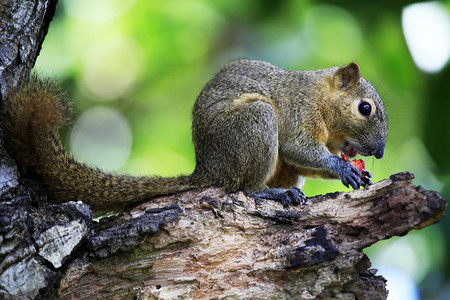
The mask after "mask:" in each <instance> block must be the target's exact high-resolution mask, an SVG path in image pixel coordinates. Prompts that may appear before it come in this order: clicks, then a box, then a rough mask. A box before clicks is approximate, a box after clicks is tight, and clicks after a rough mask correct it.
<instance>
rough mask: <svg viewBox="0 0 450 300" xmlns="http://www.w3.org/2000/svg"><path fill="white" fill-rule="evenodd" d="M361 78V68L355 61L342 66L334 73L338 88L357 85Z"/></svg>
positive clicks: (343, 88)
mask: <svg viewBox="0 0 450 300" xmlns="http://www.w3.org/2000/svg"><path fill="white" fill-rule="evenodd" d="M360 80H361V69H360V68H359V65H358V64H357V63H355V62H352V63H350V64H348V65H346V66H343V67H340V68H339V69H338V70H337V71H336V73H335V74H334V83H335V85H336V87H337V88H338V89H342V90H346V89H348V88H351V87H353V86H355V85H357V84H358V82H359V81H360Z"/></svg>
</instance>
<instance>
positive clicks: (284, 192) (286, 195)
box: [251, 187, 306, 207]
mask: <svg viewBox="0 0 450 300" xmlns="http://www.w3.org/2000/svg"><path fill="white" fill-rule="evenodd" d="M251 196H253V197H258V198H263V199H268V200H275V201H278V202H280V203H281V205H283V207H289V206H293V205H303V204H305V203H306V196H305V194H304V193H303V191H302V190H301V189H300V188H298V187H291V188H288V189H279V188H268V189H265V190H262V191H260V192H257V193H253V194H251Z"/></svg>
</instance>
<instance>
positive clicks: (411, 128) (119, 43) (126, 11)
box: [36, 0, 450, 299]
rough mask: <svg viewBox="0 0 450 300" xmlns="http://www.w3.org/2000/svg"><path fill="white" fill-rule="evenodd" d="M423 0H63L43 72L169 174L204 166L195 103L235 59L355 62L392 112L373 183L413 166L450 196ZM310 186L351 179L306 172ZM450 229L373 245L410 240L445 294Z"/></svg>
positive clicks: (423, 271) (146, 165)
mask: <svg viewBox="0 0 450 300" xmlns="http://www.w3.org/2000/svg"><path fill="white" fill-rule="evenodd" d="M414 2H415V1H401V0H400V1H387V0H385V1H350V0H348V1H312V0H310V1H306V0H305V1H301V0H297V1H295V0H292V1H267V0H266V1H257V0H250V1H248V0H247V1H242V0H227V1H223V0H152V1H144V0H138V1H120V0H110V1H108V0H95V1H89V0H66V1H60V4H59V7H58V11H57V15H56V16H55V18H54V20H53V22H52V24H51V26H50V31H49V33H48V36H47V38H46V40H45V43H44V46H43V49H42V52H41V55H40V57H39V59H38V62H37V66H36V69H37V71H38V72H39V73H42V74H46V75H50V76H54V77H57V78H59V79H60V80H61V81H62V83H63V85H64V86H65V88H66V89H67V90H68V94H69V95H70V96H71V97H72V98H73V99H75V100H74V103H75V110H76V115H75V119H77V118H78V116H80V114H81V113H83V112H84V111H86V110H88V109H89V108H91V107H94V106H97V105H101V106H106V107H109V108H112V109H114V110H117V111H119V112H120V113H121V114H122V115H123V116H124V117H125V120H126V121H127V122H128V124H129V126H130V128H131V133H132V135H131V136H132V147H131V151H130V155H129V157H128V159H127V161H126V163H125V164H124V165H123V167H122V168H121V170H120V171H123V172H129V173H134V174H157V175H162V176H169V175H177V174H181V173H184V174H186V173H190V172H191V171H192V170H193V168H194V150H193V145H192V142H191V135H190V126H191V107H192V105H193V103H194V101H195V99H196V96H197V95H198V94H199V92H200V90H201V89H202V87H203V86H204V84H205V83H206V82H207V81H208V80H209V78H210V77H211V76H212V75H213V74H214V72H215V71H217V70H218V69H219V68H220V67H221V66H222V65H224V64H225V63H227V62H231V61H233V60H235V59H238V58H252V59H259V60H265V61H269V62H271V63H273V64H275V65H278V66H280V67H285V68H289V69H297V70H302V69H319V68H327V67H330V66H334V65H342V64H346V63H349V62H351V61H357V62H358V63H359V64H360V66H361V69H362V73H363V76H364V77H365V78H366V79H368V80H369V81H371V82H372V83H373V85H374V86H375V88H376V89H377V90H378V92H379V94H380V95H381V96H382V98H383V99H384V101H385V105H386V108H387V111H388V114H389V121H390V124H389V125H390V128H389V136H388V143H387V147H386V152H385V157H384V158H383V159H382V160H375V159H373V158H366V159H365V161H366V168H367V169H368V170H370V171H371V172H372V174H373V175H374V181H378V180H381V179H384V178H387V177H388V176H389V175H390V174H392V173H395V172H399V171H403V170H408V171H411V172H413V173H415V175H416V180H415V183H416V184H419V185H423V186H425V188H428V189H434V190H438V191H440V192H441V193H442V194H443V195H444V196H446V198H449V196H450V159H449V158H448V152H449V149H450V125H449V122H448V118H449V113H450V101H449V100H450V97H449V90H450V68H449V66H448V64H447V67H445V68H444V69H443V70H441V71H440V72H439V73H435V74H427V73H424V72H423V71H421V70H419V69H418V68H417V67H416V66H415V64H414V62H413V60H412V58H411V55H410V53H409V50H408V47H407V45H406V43H405V39H404V36H403V32H402V26H401V14H402V10H403V9H404V7H405V6H407V5H409V4H411V3H414ZM442 3H444V4H445V5H446V7H447V9H449V8H450V1H443V2H442ZM67 139H68V138H67ZM304 190H305V192H306V194H307V195H310V196H311V195H315V194H323V193H326V192H332V191H336V190H345V188H344V187H343V186H342V184H340V183H339V182H331V181H319V180H307V181H306V184H305V186H304ZM449 226H450V225H449V221H448V220H444V221H442V222H441V223H440V224H439V225H436V226H432V227H431V228H428V229H426V230H423V231H421V232H413V233H412V234H409V235H408V236H406V237H404V238H401V239H393V240H391V241H388V242H387V243H381V245H376V246H375V247H372V248H371V249H369V250H368V251H367V253H368V254H369V256H370V257H371V258H374V260H375V261H380V260H377V259H376V258H377V257H378V258H380V259H381V261H382V259H383V255H382V253H383V251H386V249H391V250H389V251H393V252H392V253H394V252H395V251H400V250H398V249H402V248H401V247H400V248H399V247H398V246H395V245H396V244H395V243H397V244H399V243H400V245H403V246H405V245H406V246H405V247H407V249H409V250H407V251H410V252H411V253H412V254H411V255H410V256H405V254H404V253H403V254H402V252H401V251H400V254H399V255H400V256H399V257H398V260H400V261H402V260H406V262H405V263H404V264H401V263H400V264H399V268H403V269H404V268H405V267H404V265H406V266H411V265H415V266H416V268H415V269H414V268H412V269H411V268H410V270H406V271H405V272H406V273H408V274H410V277H412V278H413V280H414V281H415V284H416V285H417V287H418V288H419V290H420V292H421V296H422V298H423V299H440V297H444V298H445V296H446V295H447V296H448V294H447V293H449V292H450V285H449V276H450V265H449V260H448V256H447V255H446V254H447V252H448V251H449V247H450V244H449V238H448V235H449ZM392 245H394V246H392ZM389 247H391V248H389ZM392 247H394V248H392ZM392 249H394V250H392ZM396 249H397V250H396ZM405 249H406V248H405ZM380 253H381V254H380ZM408 253H409V252H408ZM393 255H394V254H393ZM402 255H403V256H402ZM375 267H377V266H376V265H375ZM406 269H408V267H406ZM418 273H419V275H418ZM411 274H413V275H411ZM414 274H415V275H414ZM444 298H442V299H444Z"/></svg>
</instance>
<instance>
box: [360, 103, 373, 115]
mask: <svg viewBox="0 0 450 300" xmlns="http://www.w3.org/2000/svg"><path fill="white" fill-rule="evenodd" d="M358 110H359V112H360V113H361V114H362V115H363V116H365V117H368V116H369V115H370V112H371V111H372V106H370V104H369V102H366V101H361V102H360V103H359V106H358Z"/></svg>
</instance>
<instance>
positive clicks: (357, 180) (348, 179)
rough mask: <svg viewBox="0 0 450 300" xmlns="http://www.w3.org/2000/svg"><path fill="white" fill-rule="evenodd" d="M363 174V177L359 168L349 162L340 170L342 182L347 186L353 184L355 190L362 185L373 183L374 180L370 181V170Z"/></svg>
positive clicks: (366, 185)
mask: <svg viewBox="0 0 450 300" xmlns="http://www.w3.org/2000/svg"><path fill="white" fill-rule="evenodd" d="M362 175H363V177H362V178H361V172H360V171H359V170H358V168H356V167H354V166H352V165H351V164H350V163H348V162H346V163H345V165H343V167H342V168H341V170H340V172H339V176H340V177H341V181H342V183H343V184H344V185H345V186H346V187H348V186H351V187H352V188H353V189H354V190H357V189H359V188H360V187H361V186H363V187H368V186H369V184H372V181H370V177H372V175H371V174H370V172H367V171H365V172H364V173H363V174H362Z"/></svg>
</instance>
